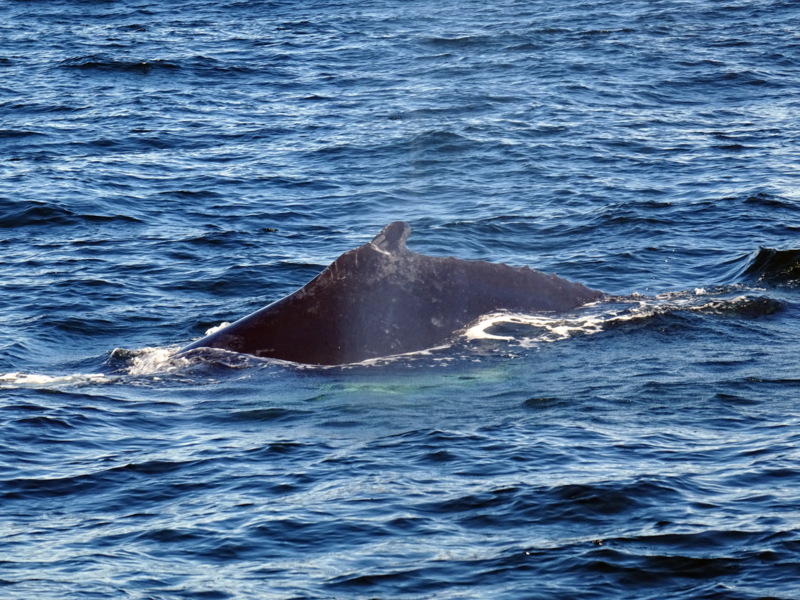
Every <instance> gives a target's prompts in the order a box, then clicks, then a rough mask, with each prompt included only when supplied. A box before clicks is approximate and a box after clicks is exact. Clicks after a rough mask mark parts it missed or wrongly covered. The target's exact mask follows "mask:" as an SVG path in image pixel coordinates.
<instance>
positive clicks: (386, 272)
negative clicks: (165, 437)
mask: <svg viewBox="0 0 800 600" xmlns="http://www.w3.org/2000/svg"><path fill="white" fill-rule="evenodd" d="M410 231H411V229H410V228H409V226H408V224H406V223H403V222H395V223H390V224H389V225H387V226H386V227H385V228H384V229H383V230H382V231H381V232H380V233H379V234H378V235H377V236H376V237H375V239H373V240H372V241H371V242H369V243H368V244H364V245H363V246H361V247H359V248H356V249H354V250H350V251H349V252H345V253H344V254H342V255H341V256H340V257H339V258H337V259H336V260H335V261H333V263H331V264H330V265H329V266H328V267H327V268H326V269H325V270H324V271H323V272H322V273H320V274H319V275H318V276H317V277H315V278H314V279H312V280H311V281H310V282H309V283H307V284H306V285H305V286H303V287H302V288H300V289H299V290H297V291H296V292H294V293H293V294H290V295H289V296H287V297H285V298H283V299H281V300H278V301H277V302H275V303H273V304H270V305H269V306H266V307H265V308H262V309H261V310H259V311H256V312H254V313H253V314H251V315H248V316H246V317H244V318H242V319H240V320H239V321H236V322H235V323H232V324H231V325H228V326H226V327H224V328H222V329H220V330H218V331H216V332H214V333H212V334H209V335H207V336H206V337H204V338H202V339H200V340H198V341H196V342H194V343H192V344H190V345H188V346H186V347H185V348H183V349H182V350H181V352H185V351H188V350H193V349H195V348H205V347H208V348H222V349H225V350H232V351H235V352H243V353H246V354H252V355H255V356H260V357H271V358H278V359H283V360H289V361H294V362H299V363H307V364H317V365H339V364H347V363H354V362H360V361H363V360H366V359H370V358H377V357H383V356H390V355H394V354H403V353H407V352H413V351H417V350H424V349H426V348H431V347H434V346H436V345H439V344H441V343H442V342H444V341H446V340H447V339H448V338H449V337H450V336H451V335H452V334H453V333H455V332H457V331H459V330H461V329H463V328H465V327H466V326H467V325H469V324H470V323H471V322H472V321H474V320H475V319H477V318H478V317H480V316H481V315H484V314H487V313H490V312H493V311H497V310H503V309H505V310H509V311H514V312H526V313H531V312H542V311H546V312H563V311H568V310H571V309H573V308H576V307H578V306H580V305H582V304H585V303H587V302H590V301H593V300H596V299H598V298H600V297H601V296H602V295H603V294H602V292H599V291H597V290H593V289H590V288H588V287H586V286H584V285H581V284H579V283H573V282H570V281H567V280H565V279H562V278H560V277H557V276H556V275H550V274H547V273H541V272H539V271H534V270H532V269H530V268H528V267H522V268H514V267H510V266H508V265H504V264H495V263H488V262H484V261H474V260H461V259H458V258H452V257H447V258H445V257H435V256H425V255H422V254H417V253H415V252H412V251H410V250H408V249H407V248H406V238H408V234H409V233H410Z"/></svg>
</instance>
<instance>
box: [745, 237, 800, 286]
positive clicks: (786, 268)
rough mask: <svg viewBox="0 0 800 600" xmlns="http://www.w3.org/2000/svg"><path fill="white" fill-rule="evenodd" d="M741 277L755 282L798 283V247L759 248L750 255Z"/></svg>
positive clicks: (773, 283) (792, 284)
mask: <svg viewBox="0 0 800 600" xmlns="http://www.w3.org/2000/svg"><path fill="white" fill-rule="evenodd" d="M742 277H743V278H744V279H748V280H751V281H755V282H757V283H765V284H769V285H779V286H788V287H797V286H798V285H800V249H787V250H778V249H776V248H763V247H762V248H759V249H758V250H757V251H756V252H754V253H753V254H751V255H750V257H749V261H748V263H747V265H746V267H745V268H744V270H743V271H742Z"/></svg>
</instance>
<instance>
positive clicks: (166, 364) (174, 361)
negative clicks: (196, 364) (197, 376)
mask: <svg viewBox="0 0 800 600" xmlns="http://www.w3.org/2000/svg"><path fill="white" fill-rule="evenodd" d="M177 350H178V348H177V347H176V346H161V347H146V348H140V349H138V350H120V349H119V348H118V349H116V350H114V352H112V354H117V355H118V356H119V355H126V358H128V360H129V362H130V364H129V366H128V367H127V369H126V372H127V374H128V375H159V374H164V373H172V372H175V371H178V370H180V369H182V368H184V367H186V366H187V365H189V364H190V361H189V360H188V359H186V358H183V357H176V356H175V352H176V351H177Z"/></svg>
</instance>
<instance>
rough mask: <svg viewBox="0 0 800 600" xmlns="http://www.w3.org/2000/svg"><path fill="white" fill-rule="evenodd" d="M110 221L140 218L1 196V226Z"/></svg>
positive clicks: (135, 220)
mask: <svg viewBox="0 0 800 600" xmlns="http://www.w3.org/2000/svg"><path fill="white" fill-rule="evenodd" d="M109 221H125V222H129V223H137V222H139V220H138V219H136V218H135V217H131V216H129V215H122V214H105V215H104V214H87V213H80V212H76V211H73V210H70V209H68V208H65V207H63V206H59V205H57V204H53V203H50V202H41V201H16V202H14V201H10V200H5V199H2V198H0V228H6V229H14V228H16V227H25V226H31V225H77V224H80V223H91V224H97V223H102V222H109Z"/></svg>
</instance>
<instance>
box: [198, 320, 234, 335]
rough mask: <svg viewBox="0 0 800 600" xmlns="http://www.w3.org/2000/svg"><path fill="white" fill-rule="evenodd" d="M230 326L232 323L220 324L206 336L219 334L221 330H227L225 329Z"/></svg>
mask: <svg viewBox="0 0 800 600" xmlns="http://www.w3.org/2000/svg"><path fill="white" fill-rule="evenodd" d="M228 325H230V323H228V322H227V321H226V322H224V323H220V324H219V325H217V326H216V327H212V328H211V329H209V330H208V331H206V333H205V335H211V334H212V333H217V332H218V331H219V330H220V329H224V328H225V327H227V326H228ZM204 337H205V336H204Z"/></svg>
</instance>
